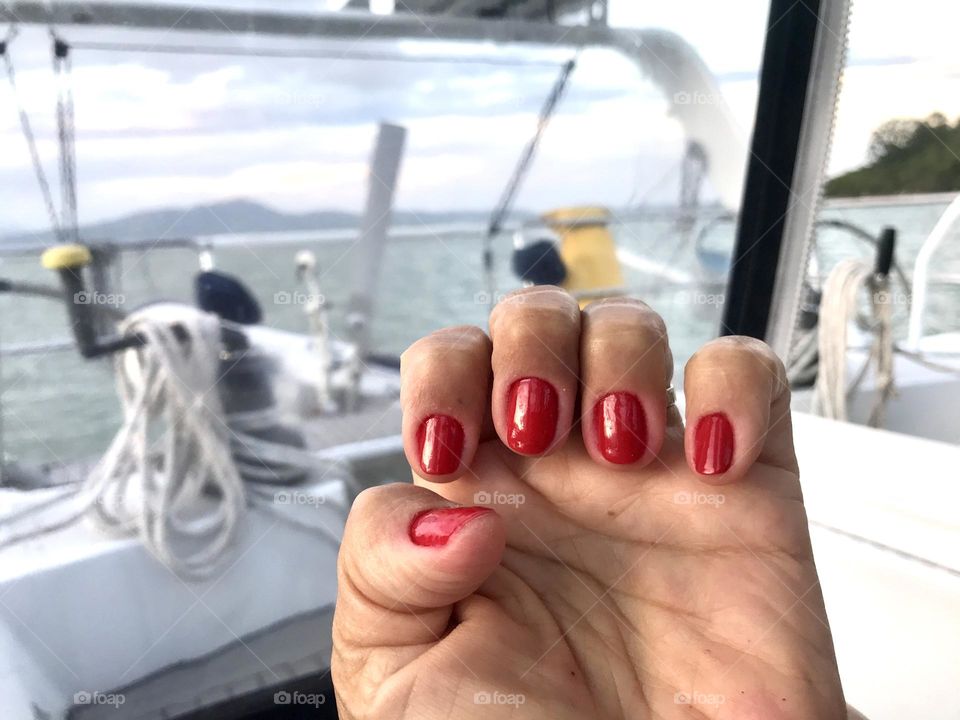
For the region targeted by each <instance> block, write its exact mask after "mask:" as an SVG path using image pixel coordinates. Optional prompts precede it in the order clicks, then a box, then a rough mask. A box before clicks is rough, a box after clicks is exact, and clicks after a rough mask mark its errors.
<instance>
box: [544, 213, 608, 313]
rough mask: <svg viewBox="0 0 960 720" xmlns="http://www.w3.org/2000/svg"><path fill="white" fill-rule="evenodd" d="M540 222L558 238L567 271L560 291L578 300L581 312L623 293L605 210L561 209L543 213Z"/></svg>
mask: <svg viewBox="0 0 960 720" xmlns="http://www.w3.org/2000/svg"><path fill="white" fill-rule="evenodd" d="M542 220H543V222H544V223H545V224H546V225H547V226H548V227H549V228H550V229H551V230H553V231H554V232H555V233H556V234H557V235H558V236H559V238H560V256H561V257H562V258H563V263H564V265H565V266H566V268H567V279H566V281H565V282H564V283H563V287H564V288H565V289H566V290H568V291H570V293H571V294H573V295H574V296H575V297H577V298H579V300H580V307H581V308H582V307H585V306H586V305H587V304H589V303H590V302H591V301H592V300H596V299H598V298H602V297H609V296H613V295H618V294H620V293H622V292H623V271H622V269H621V267H620V260H619V259H617V247H616V244H615V243H614V241H613V236H612V235H611V234H610V229H609V225H610V211H609V210H607V209H606V208H604V207H599V206H589V205H587V206H582V207H571V208H561V209H559V210H553V211H551V212H548V213H545V214H544V215H543V216H542Z"/></svg>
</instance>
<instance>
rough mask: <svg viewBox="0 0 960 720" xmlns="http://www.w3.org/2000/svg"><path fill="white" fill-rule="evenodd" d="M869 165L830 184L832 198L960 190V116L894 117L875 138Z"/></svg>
mask: <svg viewBox="0 0 960 720" xmlns="http://www.w3.org/2000/svg"><path fill="white" fill-rule="evenodd" d="M867 154H868V158H869V160H868V163H867V164H866V165H864V166H863V167H862V168H859V169H857V170H853V171H852V172H848V173H845V174H844V175H840V176H838V177H835V178H833V179H832V180H830V181H829V182H827V184H826V194H827V195H828V196H830V197H851V196H858V195H897V194H905V193H926V192H950V191H960V118H958V119H957V121H956V122H955V123H954V124H953V125H951V124H950V122H949V120H947V118H946V117H944V115H942V114H941V113H934V114H933V115H931V116H929V117H928V118H926V119H925V120H912V119H896V120H889V121H887V122H885V123H884V124H883V125H881V126H880V127H879V128H877V129H876V130H875V131H874V133H873V136H872V137H871V139H870V146H869V149H868V153H867Z"/></svg>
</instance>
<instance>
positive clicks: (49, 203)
mask: <svg viewBox="0 0 960 720" xmlns="http://www.w3.org/2000/svg"><path fill="white" fill-rule="evenodd" d="M16 37H17V29H16V27H14V26H11V27H10V29H9V30H7V34H6V36H4V38H3V40H0V56H2V57H3V64H4V66H5V68H6V72H7V80H8V81H9V83H10V90H11V92H12V93H13V101H14V104H15V105H16V107H17V114H18V115H19V116H20V128H21V130H22V132H23V137H24V139H25V140H26V142H27V149H28V150H29V152H30V160H31V162H32V164H33V172H34V175H35V176H36V178H37V184H38V185H39V186H40V194H41V195H43V203H44V206H45V207H46V210H47V218H48V220H49V221H50V229H51V231H52V232H53V235H54V237H56V238H57V239H58V240H59V241H62V239H63V230H62V228H61V226H60V219H59V216H58V215H57V210H56V206H55V205H54V202H53V192H52V191H51V189H50V182H49V181H48V180H47V173H46V171H44V169H43V163H42V162H41V161H40V153H39V152H38V150H37V139H36V136H35V135H34V133H33V127H32V125H31V124H30V117H29V115H27V111H26V108H25V107H24V105H23V103H22V102H21V100H20V95H19V93H18V92H17V77H16V71H15V70H14V67H13V61H12V60H11V59H10V53H9V50H10V44H11V43H12V42H13V40H14V39H15V38H16Z"/></svg>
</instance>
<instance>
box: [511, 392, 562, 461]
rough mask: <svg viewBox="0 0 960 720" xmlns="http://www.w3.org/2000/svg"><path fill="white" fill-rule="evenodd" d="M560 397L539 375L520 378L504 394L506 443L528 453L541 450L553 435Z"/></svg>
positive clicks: (514, 448) (555, 432) (554, 433)
mask: <svg viewBox="0 0 960 720" xmlns="http://www.w3.org/2000/svg"><path fill="white" fill-rule="evenodd" d="M559 414H560V397H559V396H558V395H557V391H556V390H554V388H553V385H551V384H550V383H548V382H547V381H546V380H541V379H540V378H533V377H531V378H522V379H520V380H517V381H516V382H515V383H514V384H513V385H511V386H510V392H509V394H508V395H507V444H508V445H509V446H510V448H511V449H512V450H515V451H517V452H520V453H526V454H528V455H539V454H540V453H542V452H545V451H546V449H547V448H548V447H550V443H552V442H553V436H554V435H556V434H557V417H558V415H559Z"/></svg>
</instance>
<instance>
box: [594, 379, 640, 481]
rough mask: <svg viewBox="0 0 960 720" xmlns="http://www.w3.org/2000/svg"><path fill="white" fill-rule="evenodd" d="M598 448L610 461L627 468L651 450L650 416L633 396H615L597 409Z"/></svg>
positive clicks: (621, 394)
mask: <svg viewBox="0 0 960 720" xmlns="http://www.w3.org/2000/svg"><path fill="white" fill-rule="evenodd" d="M593 424H594V427H595V428H596V432H597V447H599V448H600V452H601V453H602V454H603V457H605V458H606V459H607V460H609V461H610V462H612V463H616V464H617V465H627V464H629V463H633V462H636V461H637V460H639V459H640V458H642V457H643V453H644V452H646V450H647V416H646V415H645V414H644V412H643V405H642V404H641V403H640V400H639V399H638V398H637V396H636V395H634V394H633V393H628V392H613V393H610V394H609V395H606V396H605V397H602V398H601V399H600V400H599V401H598V402H597V404H596V405H594V406H593Z"/></svg>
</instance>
